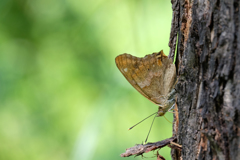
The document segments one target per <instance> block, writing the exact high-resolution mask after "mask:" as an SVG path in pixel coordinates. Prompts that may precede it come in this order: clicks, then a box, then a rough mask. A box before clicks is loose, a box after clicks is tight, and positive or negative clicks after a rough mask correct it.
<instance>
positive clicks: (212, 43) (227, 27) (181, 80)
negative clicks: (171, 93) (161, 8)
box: [169, 0, 240, 160]
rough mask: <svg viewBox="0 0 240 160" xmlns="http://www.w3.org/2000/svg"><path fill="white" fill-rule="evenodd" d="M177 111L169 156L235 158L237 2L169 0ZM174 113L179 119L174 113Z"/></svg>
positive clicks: (239, 91) (239, 74)
mask: <svg viewBox="0 0 240 160" xmlns="http://www.w3.org/2000/svg"><path fill="white" fill-rule="evenodd" d="M171 2H172V6H173V7H172V10H173V19H172V28H171V34H170V41H169V46H170V48H171V50H170V54H169V57H170V58H172V57H173V56H172V54H173V50H174V51H175V48H174V45H176V42H175V43H174V40H176V35H177V33H178V46H177V47H178V49H177V60H176V68H177V74H178V83H177V85H176V89H177V91H178V99H177V107H178V114H179V115H177V116H175V120H176V121H178V122H179V124H178V125H177V123H175V124H174V125H173V135H174V136H176V137H177V140H178V143H179V144H181V145H182V146H183V149H182V152H181V153H180V152H179V151H177V150H174V149H172V151H171V153H172V159H174V160H178V159H209V160H210V159H240V138H239V135H240V132H239V127H240V126H239V124H240V118H239V115H240V98H239V97H240V30H239V17H240V11H239V8H240V2H239V1H237V0H232V1H228V0H212V1H210V0H202V1H197V0H172V1H171ZM178 117H179V119H178Z"/></svg>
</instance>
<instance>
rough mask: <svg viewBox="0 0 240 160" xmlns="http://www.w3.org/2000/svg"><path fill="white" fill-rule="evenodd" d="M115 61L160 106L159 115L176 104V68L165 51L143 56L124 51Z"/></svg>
mask: <svg viewBox="0 0 240 160" xmlns="http://www.w3.org/2000/svg"><path fill="white" fill-rule="evenodd" d="M115 62H116V65H117V67H118V69H119V70H120V71H121V73H122V74H123V75H124V77H125V78H126V79H127V80H128V81H129V83H130V84H131V85H132V86H133V87H134V88H135V89H136V90H137V91H138V92H139V93H141V94H142V95H143V96H144V97H146V98H147V99H148V100H150V101H151V102H153V103H155V104H157V105H158V106H159V108H158V116H162V115H164V114H165V113H166V112H167V111H168V110H169V109H170V108H171V107H172V106H173V105H174V104H175V94H176V91H175V89H174V85H175V83H176V68H175V65H174V64H172V60H171V59H168V57H167V56H166V55H165V54H164V53H163V51H160V52H158V53H153V54H149V55H146V56H145V57H143V58H138V57H135V56H132V55H130V54H126V53H124V54H122V55H119V56H117V57H116V59H115Z"/></svg>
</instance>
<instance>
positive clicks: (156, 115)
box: [144, 113, 157, 144]
mask: <svg viewBox="0 0 240 160" xmlns="http://www.w3.org/2000/svg"><path fill="white" fill-rule="evenodd" d="M155 114H156V115H155V116H154V118H153V121H152V124H151V127H150V129H149V131H148V135H147V138H146V140H145V142H144V144H146V142H147V139H148V136H149V134H150V132H151V129H152V125H153V122H154V120H155V118H156V117H157V113H155Z"/></svg>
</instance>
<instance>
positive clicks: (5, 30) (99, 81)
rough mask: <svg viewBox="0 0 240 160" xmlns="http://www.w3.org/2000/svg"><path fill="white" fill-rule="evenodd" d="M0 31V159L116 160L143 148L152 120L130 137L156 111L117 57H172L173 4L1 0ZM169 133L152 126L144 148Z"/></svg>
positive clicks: (161, 125) (163, 124) (160, 122)
mask: <svg viewBox="0 0 240 160" xmlns="http://www.w3.org/2000/svg"><path fill="white" fill-rule="evenodd" d="M0 23H1V25H0V35H1V36H0V84H1V89H0V100H1V107H0V128H1V130H0V141H1V145H0V159H4V160H16V159H18V160H26V159H31V160H46V159H54V160H67V159H72V160H93V159H94V160H102V159H104V160H107V159H109V160H110V159H111V160H112V159H114V160H117V159H119V160H120V159H123V158H121V157H120V156H119V155H120V153H123V152H124V151H125V149H126V148H128V147H131V146H133V145H134V144H136V143H142V141H144V140H145V137H146V134H147V132H148V129H149V127H150V124H151V119H149V120H147V121H146V122H144V123H143V124H141V125H139V126H138V127H136V128H135V129H133V130H132V131H129V132H128V131H127V128H128V127H130V126H131V125H133V124H135V123H136V122H138V121H140V120H141V119H143V118H145V117H146V116H148V115H150V114H151V113H153V112H155V111H157V106H155V105H154V104H152V103H151V102H149V101H148V100H147V99H146V98H144V97H143V96H142V95H140V94H139V93H137V91H135V89H134V88H133V87H132V86H131V85H130V84H128V82H127V81H126V80H125V78H124V77H123V76H122V75H121V73H120V72H119V71H118V69H117V67H116V66H115V62H114V58H115V57H116V56H117V55H119V54H121V53H124V52H127V53H131V54H133V55H135V56H144V55H146V54H151V53H152V52H157V51H160V50H161V49H164V51H165V53H168V52H169V48H168V40H169V35H170V25H171V3H170V1H166V0H151V1H150V0H88V1H84V0H65V1H64V0H60V1H59V0H1V1H0ZM167 117H168V119H169V120H172V115H171V114H167ZM171 126H172V125H171V124H169V123H168V122H167V121H166V120H165V119H164V118H157V119H156V121H155V123H154V126H153V129H152V132H151V134H150V137H149V141H158V140H162V139H164V138H169V137H171V134H172V133H171ZM160 154H161V155H163V156H164V157H165V158H167V159H169V158H170V149H168V148H165V149H162V150H161V151H160ZM146 156H148V157H152V156H153V153H152V152H151V153H148V154H147V155H146ZM128 159H134V158H133V157H131V158H128ZM135 159H141V157H138V158H135Z"/></svg>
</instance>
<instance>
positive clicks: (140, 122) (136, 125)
mask: <svg viewBox="0 0 240 160" xmlns="http://www.w3.org/2000/svg"><path fill="white" fill-rule="evenodd" d="M154 114H157V112H155V113H153V114H151V115H150V116H148V117H146V118H144V119H143V120H141V121H140V122H138V123H137V124H135V125H133V126H132V127H130V128H128V130H131V129H133V127H135V126H137V125H138V124H140V123H142V122H143V121H145V120H146V119H148V118H149V117H151V116H153V115H154Z"/></svg>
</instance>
